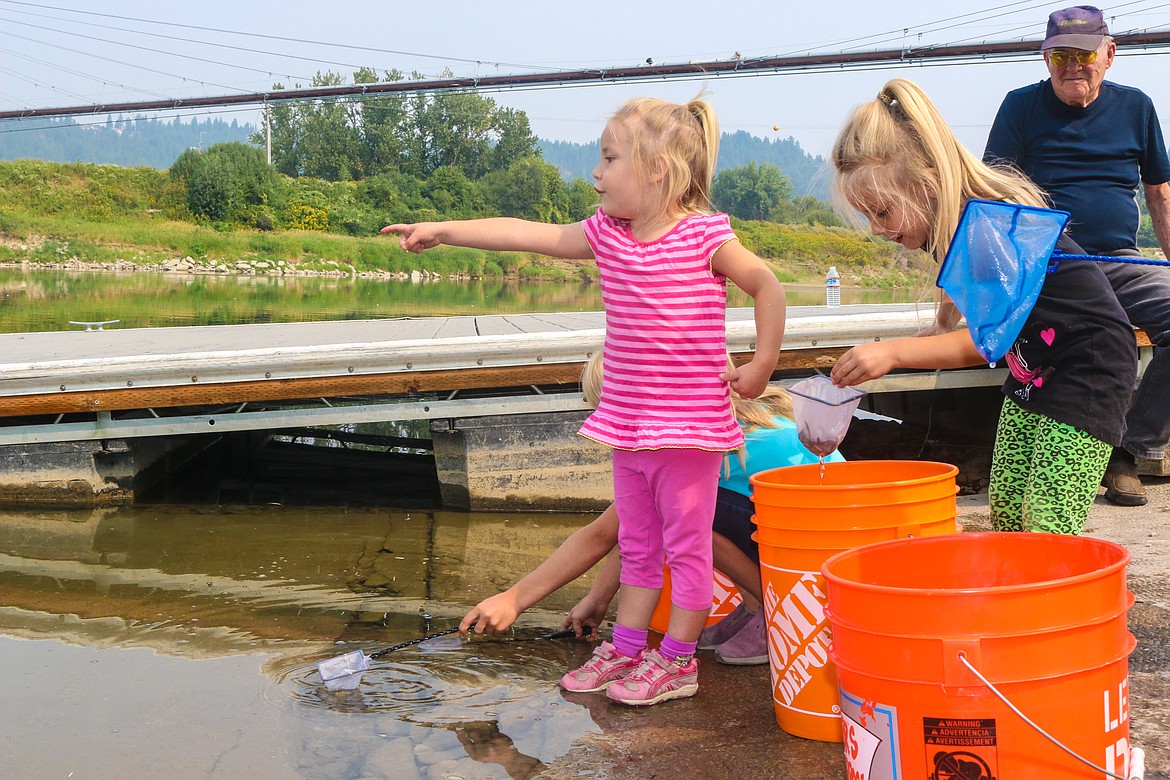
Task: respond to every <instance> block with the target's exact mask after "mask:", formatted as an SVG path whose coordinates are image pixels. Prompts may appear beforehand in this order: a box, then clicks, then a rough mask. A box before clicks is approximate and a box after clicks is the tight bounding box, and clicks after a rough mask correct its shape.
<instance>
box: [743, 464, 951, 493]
mask: <svg viewBox="0 0 1170 780" xmlns="http://www.w3.org/2000/svg"><path fill="white" fill-rule="evenodd" d="M907 463H911V464H914V465H915V466H938V467H940V470H939V471H937V472H935V473H932V474H929V475H926V476H915V477H908V478H906V479H888V480H883V481H880V482H863V483H860V484H857V485H827V484H818V483H807V482H782V481H772V480H767V479H764V477H766V476H767V475H769V474H775V473H777V472H781V471H787V470H789V469H800V470H801V471H802V472H807V471H813V470H819V469H820V468H821V465H822V464H820V463H804V464H801V465H798V466H781V467H780V468H775V469H767V470H765V471H758V472H756V473H755V474H752V475H751V476H750V477H748V481H749V482H751V484H752V486H753V487H760V488H780V489H785V488H787V489H794V490H833V491H841V490H872V489H874V488H888V487H895V486H910V485H921V484H924V483H928V482H938V481H940V480H945V479H947V478H949V477H955V476H958V474H959V467H958V466H955V465H953V464H951V463H943V462H941V461H934V460H841V461H834V462H832V463H825V464H824V468H825V469H833V470H835V471H840V470H842V469H848V468H860V465H858V464H861V465H864V466H869V467H872V466H876V465H879V464H889V465H893V464H901V465H905V464H907ZM957 490H958V488H956V492H957Z"/></svg>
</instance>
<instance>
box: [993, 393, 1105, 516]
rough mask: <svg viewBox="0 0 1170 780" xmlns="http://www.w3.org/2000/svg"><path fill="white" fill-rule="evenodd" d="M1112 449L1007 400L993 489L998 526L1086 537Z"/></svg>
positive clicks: (996, 451) (997, 443)
mask: <svg viewBox="0 0 1170 780" xmlns="http://www.w3.org/2000/svg"><path fill="white" fill-rule="evenodd" d="M1112 451H1113V448H1112V447H1111V446H1109V445H1108V444H1106V443H1105V442H1103V441H1101V440H1100V439H1096V438H1094V437H1092V436H1090V435H1089V434H1087V433H1085V432H1084V431H1082V430H1080V429H1079V428H1074V427H1073V426H1071V425H1066V424H1064V423H1059V422H1056V421H1055V420H1053V419H1051V418H1048V417H1045V416H1044V415H1042V414H1036V413H1035V412H1029V411H1026V410H1024V409H1021V408H1020V407H1019V406H1017V405H1016V404H1014V403H1012V401H1011V400H1010V399H1007V398H1004V399H1003V408H1002V409H1001V410H1000V413H999V427H998V428H997V429H996V432H995V449H994V450H993V451H992V453H991V482H990V484H989V486H988V488H987V498H988V503H989V504H990V505H991V525H992V527H993V528H994V529H995V530H997V531H1036V532H1043V533H1054V534H1079V533H1081V531H1083V530H1084V528H1085V521H1086V520H1087V519H1088V517H1089V508H1090V507H1092V505H1093V500H1094V499H1096V497H1097V486H1098V485H1100V484H1101V477H1102V476H1103V475H1104V474H1105V467H1106V466H1107V465H1108V463H1109V455H1110V453H1111V452H1112Z"/></svg>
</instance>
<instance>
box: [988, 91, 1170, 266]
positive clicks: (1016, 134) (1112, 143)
mask: <svg viewBox="0 0 1170 780" xmlns="http://www.w3.org/2000/svg"><path fill="white" fill-rule="evenodd" d="M983 159H984V160H985V161H986V162H989V163H994V162H996V161H1000V162H1004V161H1006V162H1010V163H1013V164H1014V165H1016V166H1017V167H1018V168H1020V170H1022V171H1023V172H1024V173H1026V174H1027V175H1028V176H1029V177H1030V178H1031V179H1032V181H1034V182H1036V184H1037V185H1039V186H1040V187H1041V188H1042V189H1043V190H1044V191H1045V192H1047V193H1048V196H1049V198H1050V199H1051V200H1052V205H1053V206H1054V207H1056V208H1058V209H1063V210H1064V211H1068V212H1069V213H1071V214H1072V220H1071V221H1070V222H1069V228H1068V231H1069V233H1070V235H1071V236H1072V238H1073V240H1074V241H1076V242H1077V243H1078V244H1080V245H1081V246H1082V247H1084V249H1085V251H1086V252H1088V253H1089V254H1104V253H1107V252H1113V251H1116V250H1118V249H1133V248H1135V247H1136V246H1137V231H1138V219H1139V214H1138V206H1137V201H1136V200H1135V198H1136V195H1137V188H1138V186H1139V184H1162V183H1164V182H1167V181H1170V159H1168V158H1167V155H1166V143H1165V141H1164V140H1163V139H1162V130H1161V128H1160V127H1159V125H1158V115H1157V113H1156V112H1155V111H1154V103H1153V101H1151V100H1150V98H1149V96H1147V95H1146V94H1145V93H1144V92H1142V91H1141V90H1139V89H1134V88H1133V87H1125V86H1122V85H1120V84H1114V83H1112V82H1109V81H1105V82H1102V84H1101V92H1100V94H1099V95H1098V96H1097V99H1096V100H1094V101H1093V102H1092V103H1090V104H1089V105H1088V106H1086V107H1085V108H1077V107H1074V106H1069V105H1067V104H1065V103H1063V102H1061V100H1060V99H1059V98H1058V97H1057V96H1056V93H1055V92H1054V91H1053V89H1052V82H1051V80H1050V79H1045V80H1044V81H1041V82H1039V83H1038V84H1032V85H1029V86H1027V87H1021V88H1020V89H1016V90H1012V91H1011V92H1009V93H1008V94H1007V96H1006V97H1005V98H1004V100H1003V103H1002V104H1001V105H1000V107H999V113H998V114H996V116H995V122H994V123H993V124H992V126H991V133H990V134H989V136H988V138H987V149H986V151H985V152H984V153H983Z"/></svg>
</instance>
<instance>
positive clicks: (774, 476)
mask: <svg viewBox="0 0 1170 780" xmlns="http://www.w3.org/2000/svg"><path fill="white" fill-rule="evenodd" d="M958 472H959V470H958V469H957V468H956V467H954V466H952V465H950V464H947V463H934V462H931V461H894V460H875V461H848V462H843V463H826V464H825V466H824V472H823V477H822V471H821V465H820V464H811V465H806V466H787V467H785V468H780V469H772V470H769V471H762V472H759V473H757V474H755V475H754V476H752V477H751V482H752V500H753V501H754V502H755V506H756V514H755V517H754V521H755V523H756V532H755V535H754V538H755V539H756V542H757V543H758V544H759V547H760V574H761V580H762V583H761V584H762V585H763V591H764V610H765V612H764V614H765V616H766V617H767V619H768V657H769V662H770V663H769V665H770V668H771V673H772V701H773V705H774V707H775V712H776V722H777V723H778V724H779V725H780V728H782V729H783V730H784V731H786V732H788V733H789V734H793V735H795V736H798V737H805V738H807V739H819V740H823V741H826V742H840V741H841V739H842V734H841V719H840V704H839V698H838V692H837V674H836V669H835V667H834V665H833V663H832V661H831V659H830V657H829V652H828V648H829V645H830V643H831V640H832V631H831V628H830V626H829V621H828V619H827V618H826V616H825V614H824V606H825V603H826V595H825V583H824V578H823V577H822V575H821V565H822V564H823V563H824V562H825V561H826V560H827V559H828V558H829V557H830V556H832V555H834V554H836V553H839V552H841V551H842V550H849V549H852V548H854V547H859V546H861V545H865V544H871V543H874V542H882V541H887V540H891V539H899V538H903V537H908V536H928V535H933V534H947V533H954V532H955V531H956V530H957V527H956V525H955V494H956V493H957V492H958V488H957V487H956V485H955V476H956V475H957V474H958Z"/></svg>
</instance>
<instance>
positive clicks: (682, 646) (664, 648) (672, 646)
mask: <svg viewBox="0 0 1170 780" xmlns="http://www.w3.org/2000/svg"><path fill="white" fill-rule="evenodd" d="M615 630H616V629H615ZM698 646H699V643H698V641H695V642H680V641H678V640H677V639H675V638H674V637H672V636H671V635H670V634H667V635H666V636H664V637H662V644H661V645H659V646H658V652H660V653H662V657H663V658H665V659H666V660H667V661H673V660H675V659H676V658H678V657H679V656H680V655H694V654H695V648H696V647H698Z"/></svg>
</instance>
